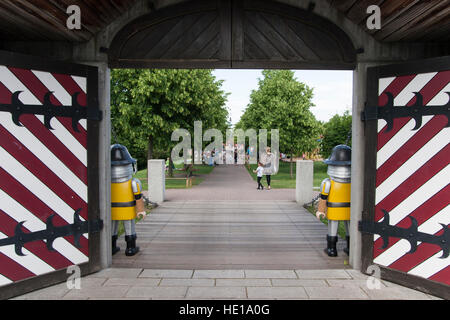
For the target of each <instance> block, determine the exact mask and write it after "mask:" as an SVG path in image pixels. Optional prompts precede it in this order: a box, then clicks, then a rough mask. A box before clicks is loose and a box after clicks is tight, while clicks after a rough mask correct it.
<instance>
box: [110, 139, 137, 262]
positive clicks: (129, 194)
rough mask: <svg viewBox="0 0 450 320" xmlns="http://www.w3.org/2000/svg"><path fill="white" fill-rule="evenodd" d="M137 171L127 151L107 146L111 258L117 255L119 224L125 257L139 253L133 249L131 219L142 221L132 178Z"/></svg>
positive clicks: (134, 240) (133, 229)
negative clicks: (124, 244)
mask: <svg viewBox="0 0 450 320" xmlns="http://www.w3.org/2000/svg"><path fill="white" fill-rule="evenodd" d="M136 171H137V166H136V159H133V158H132V157H131V155H130V153H129V152H128V149H127V148H126V147H125V146H123V145H120V144H114V145H112V146H111V219H112V254H115V253H117V252H118V251H119V250H120V248H119V247H117V244H116V243H117V231H118V227H119V221H123V226H124V229H125V241H126V242H127V249H126V250H125V255H127V256H133V255H135V254H136V253H138V251H139V247H136V231H135V220H134V219H135V218H136V213H137V216H142V217H143V218H144V217H145V207H144V199H143V198H142V193H141V190H142V185H141V182H140V181H139V180H138V179H136V178H133V177H132V176H133V174H135V173H136Z"/></svg>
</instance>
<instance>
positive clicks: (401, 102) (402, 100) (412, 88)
mask: <svg viewBox="0 0 450 320" xmlns="http://www.w3.org/2000/svg"><path fill="white" fill-rule="evenodd" d="M436 74H437V72H430V73H420V74H418V75H417V76H415V77H414V79H412V80H411V81H410V82H409V83H408V85H407V86H406V87H405V88H404V89H403V90H402V91H400V93H399V94H398V95H397V96H396V97H395V98H394V106H406V105H407V104H408V102H409V101H411V99H412V98H414V97H415V95H414V92H419V91H420V90H422V89H423V87H425V85H426V84H427V83H428V82H430V80H431V79H433V78H434V76H436Z"/></svg>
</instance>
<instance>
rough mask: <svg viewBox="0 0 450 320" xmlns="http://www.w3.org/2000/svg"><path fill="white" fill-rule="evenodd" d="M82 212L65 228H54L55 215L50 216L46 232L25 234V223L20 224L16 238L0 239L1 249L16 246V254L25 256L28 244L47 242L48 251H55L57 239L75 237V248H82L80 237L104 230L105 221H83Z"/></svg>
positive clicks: (78, 212)
mask: <svg viewBox="0 0 450 320" xmlns="http://www.w3.org/2000/svg"><path fill="white" fill-rule="evenodd" d="M80 211H81V209H78V210H76V211H75V212H74V214H73V223H72V224H68V225H65V226H58V227H57V226H54V225H53V218H54V216H55V215H54V214H52V215H51V216H49V217H48V218H47V221H46V223H45V224H46V228H45V229H44V230H40V231H36V232H29V233H25V232H23V231H22V225H23V224H24V223H25V221H22V222H19V223H18V224H17V225H16V227H15V229H14V236H12V237H9V238H5V239H0V247H2V246H9V245H14V249H15V251H16V254H17V255H19V256H24V255H25V254H24V253H23V252H22V249H23V247H24V245H25V244H26V243H29V242H33V241H40V240H43V241H45V242H46V245H47V249H48V250H50V251H54V250H55V249H54V248H53V242H54V241H55V239H57V238H61V237H67V236H73V237H74V246H75V247H77V248H81V245H80V237H81V236H82V235H83V234H84V233H95V232H99V231H100V230H102V229H103V220H92V221H81V219H80Z"/></svg>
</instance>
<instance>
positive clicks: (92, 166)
mask: <svg viewBox="0 0 450 320" xmlns="http://www.w3.org/2000/svg"><path fill="white" fill-rule="evenodd" d="M0 65H1V66H7V67H12V68H20V69H28V70H37V71H42V72H50V73H58V74H66V75H71V76H78V77H85V78H86V92H87V99H86V102H87V106H86V107H87V108H88V111H87V121H86V129H87V143H86V146H87V148H86V150H87V166H86V167H87V186H88V187H87V199H88V201H87V210H88V213H87V216H88V219H87V220H86V221H87V222H88V223H87V224H86V223H84V225H83V227H82V228H81V227H80V230H83V232H84V231H85V230H86V229H87V230H88V232H84V233H83V234H86V233H87V234H88V243H89V245H88V249H89V250H88V261H87V262H83V263H80V264H78V267H79V268H80V269H79V270H80V274H79V275H80V276H84V275H87V274H90V273H93V272H96V271H99V270H101V261H100V259H101V251H100V231H101V229H103V221H102V220H101V216H100V209H99V208H100V207H99V150H98V143H99V127H100V121H101V120H102V113H101V111H99V110H98V106H99V99H98V68H97V67H94V66H88V65H82V64H75V63H68V62H61V61H55V60H49V59H46V58H42V57H35V56H29V55H23V54H18V53H15V52H8V51H1V50H0ZM0 113H5V114H7V113H6V112H1V111H0ZM8 116H9V117H11V116H12V115H8ZM50 125H51V124H50ZM77 125H78V126H79V124H77ZM0 167H1V160H0ZM68 226H69V225H68ZM71 226H75V221H74V224H72V225H71ZM75 227H76V226H75ZM47 228H48V227H47ZM44 230H45V229H44ZM75 234H76V233H75ZM71 237H72V239H74V237H73V236H71ZM71 243H72V241H71ZM73 274H74V275H75V273H73ZM71 275H72V273H68V269H67V268H62V269H55V271H52V272H49V273H45V274H42V275H37V276H34V277H31V278H27V279H24V280H20V281H16V282H12V283H10V284H6V285H4V286H2V287H0V299H8V298H10V297H14V296H17V295H21V294H24V293H27V292H30V291H34V290H38V289H41V288H44V287H48V286H51V285H54V284H57V283H61V282H64V281H67V280H68V278H69V276H71Z"/></svg>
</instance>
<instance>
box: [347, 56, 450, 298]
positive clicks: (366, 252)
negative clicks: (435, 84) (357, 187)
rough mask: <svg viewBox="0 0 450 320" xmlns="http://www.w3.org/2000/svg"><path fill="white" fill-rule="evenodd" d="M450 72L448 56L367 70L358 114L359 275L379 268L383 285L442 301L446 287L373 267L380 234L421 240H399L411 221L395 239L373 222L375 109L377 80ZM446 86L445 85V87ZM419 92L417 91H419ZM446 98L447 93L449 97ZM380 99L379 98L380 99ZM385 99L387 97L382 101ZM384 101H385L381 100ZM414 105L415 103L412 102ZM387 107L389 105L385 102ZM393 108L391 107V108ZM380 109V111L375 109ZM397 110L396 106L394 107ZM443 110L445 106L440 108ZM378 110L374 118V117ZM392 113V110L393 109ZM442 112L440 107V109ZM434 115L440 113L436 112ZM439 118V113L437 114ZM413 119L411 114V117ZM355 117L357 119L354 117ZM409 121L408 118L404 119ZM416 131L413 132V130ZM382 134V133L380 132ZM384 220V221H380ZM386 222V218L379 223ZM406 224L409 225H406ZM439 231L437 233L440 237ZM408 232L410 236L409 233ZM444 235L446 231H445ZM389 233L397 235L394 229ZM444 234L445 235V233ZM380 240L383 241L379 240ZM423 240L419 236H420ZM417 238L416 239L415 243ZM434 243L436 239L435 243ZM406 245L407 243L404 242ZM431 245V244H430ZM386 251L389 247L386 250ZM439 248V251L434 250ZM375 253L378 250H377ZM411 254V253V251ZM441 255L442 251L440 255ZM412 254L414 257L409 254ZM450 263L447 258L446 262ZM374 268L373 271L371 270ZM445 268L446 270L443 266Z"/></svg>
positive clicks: (449, 294) (448, 294)
mask: <svg viewBox="0 0 450 320" xmlns="http://www.w3.org/2000/svg"><path fill="white" fill-rule="evenodd" d="M445 70H450V56H446V57H439V58H432V59H425V60H419V61H412V62H406V63H400V64H392V65H382V66H377V67H370V68H368V69H367V91H366V106H365V110H364V111H363V112H362V114H361V120H362V121H364V126H365V128H364V134H365V155H364V157H365V158H364V160H365V170H364V196H363V197H364V201H363V212H362V221H359V225H358V230H359V231H360V232H361V240H362V244H361V260H362V261H361V272H362V273H365V274H371V275H373V274H374V271H375V270H376V267H379V270H380V274H375V275H376V276H380V278H381V279H385V280H387V281H391V282H394V283H398V284H400V285H403V286H406V287H410V288H413V289H416V290H420V291H423V292H425V293H430V294H433V295H436V296H440V297H443V298H445V299H450V286H448V285H446V284H444V283H440V282H436V281H432V280H429V279H426V278H423V277H420V276H416V275H412V274H408V273H406V272H403V271H399V270H395V269H393V268H388V267H385V266H382V265H379V264H376V263H374V236H375V235H378V236H380V234H381V233H383V232H384V234H385V235H387V234H391V236H387V237H386V239H390V242H391V243H392V241H393V240H394V239H405V240H408V239H406V238H408V237H410V239H411V240H412V238H413V237H417V236H419V239H421V238H420V237H421V236H420V235H418V234H420V232H417V230H414V229H409V230H408V233H407V234H406V235H405V233H403V235H405V238H402V236H401V235H400V234H401V233H402V232H403V231H405V230H407V228H410V227H414V226H413V224H414V223H413V222H412V221H413V219H411V216H409V214H410V213H411V212H410V213H408V217H409V218H410V220H411V221H410V222H411V223H410V226H407V227H406V229H405V228H402V229H403V230H400V234H399V233H397V234H396V235H397V237H395V236H392V233H391V232H392V229H390V226H391V225H389V226H387V225H383V224H382V222H376V221H375V204H376V176H377V147H378V119H382V116H385V114H384V115H383V114H382V113H380V110H381V109H382V108H384V107H385V106H386V105H384V106H380V105H379V79H382V78H389V77H400V76H409V75H417V74H423V73H432V72H439V71H445ZM447 85H448V83H447ZM419 90H420V89H419ZM449 95H450V93H449ZM380 97H381V96H380ZM385 98H387V97H385ZM385 100H388V99H385ZM415 103H417V100H416V102H415ZM388 104H390V103H389V102H388ZM392 105H393V106H394V103H393V104H392ZM448 105H449V104H448V103H447V105H446V106H447V108H446V109H447V116H448V112H449V111H448ZM378 107H380V108H378ZM395 107H398V106H395ZM444 107H445V106H444ZM377 109H378V114H377ZM394 109H395V108H394ZM441 109H442V107H441ZM438 112H442V110H441V111H438ZM419 114H420V116H418V118H420V119H422V114H421V113H420V112H419ZM438 114H442V113H438ZM414 115H415V114H414ZM414 115H413V116H414ZM354 116H355V117H356V116H359V115H354ZM408 118H409V119H412V117H411V115H410V116H409V117H408ZM416 125H417V126H418V127H420V128H422V127H421V123H418V124H417V123H416ZM415 129H416V128H415ZM383 130H384V129H383ZM442 201H448V199H442ZM384 219H386V217H385V218H384ZM386 221H387V222H389V217H388V218H387V219H386V220H383V222H386ZM408 224H409V222H408ZM443 230H445V228H444V227H443V229H441V230H440V231H441V233H440V234H442V233H443V232H442V231H443ZM410 231H412V232H410ZM447 231H448V229H447ZM393 232H399V231H398V229H397V230H395V231H393ZM445 233H447V232H445ZM448 236H449V234H448V233H447V235H446V237H445V238H444V237H443V236H442V238H440V239H439V242H441V241H444V242H447V249H448V243H449V242H450V241H445V239H447V238H448ZM381 238H382V239H381V240H383V239H384V238H383V237H381ZM422 238H423V233H422ZM417 239H418V238H416V240H417ZM435 240H436V239H435ZM408 241H409V240H408ZM412 242H415V243H416V244H417V242H419V243H420V240H417V241H415V240H412ZM433 245H434V244H433ZM388 248H389V247H388ZM438 248H439V247H438ZM375 249H380V248H378V245H377V248H375ZM411 249H412V251H413V250H414V249H413V247H411ZM381 250H385V249H381ZM440 253H442V251H440ZM411 254H414V253H411ZM449 259H450V258H449ZM374 267H375V268H374ZM447 268H448V266H447Z"/></svg>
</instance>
